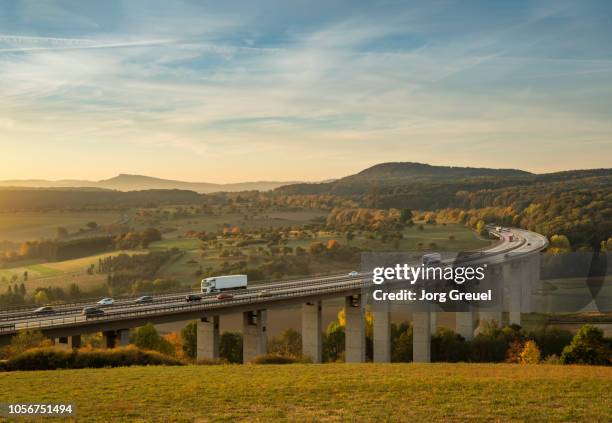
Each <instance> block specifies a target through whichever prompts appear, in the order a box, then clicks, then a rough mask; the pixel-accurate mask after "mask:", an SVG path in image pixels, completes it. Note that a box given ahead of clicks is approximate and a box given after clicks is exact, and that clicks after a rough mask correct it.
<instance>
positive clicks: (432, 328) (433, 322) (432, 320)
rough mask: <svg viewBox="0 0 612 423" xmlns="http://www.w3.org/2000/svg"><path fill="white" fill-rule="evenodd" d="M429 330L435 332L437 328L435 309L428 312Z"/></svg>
mask: <svg viewBox="0 0 612 423" xmlns="http://www.w3.org/2000/svg"><path fill="white" fill-rule="evenodd" d="M429 330H430V331H431V333H436V331H437V330H438V313H436V312H435V311H432V312H430V313H429Z"/></svg>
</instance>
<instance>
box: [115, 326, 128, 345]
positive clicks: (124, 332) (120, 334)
mask: <svg viewBox="0 0 612 423" xmlns="http://www.w3.org/2000/svg"><path fill="white" fill-rule="evenodd" d="M116 343H117V346H118V347H125V346H127V345H129V344H130V330H129V329H120V330H118V331H117V341H116Z"/></svg>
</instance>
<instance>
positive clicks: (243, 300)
mask: <svg viewBox="0 0 612 423" xmlns="http://www.w3.org/2000/svg"><path fill="white" fill-rule="evenodd" d="M345 282H348V283H345V284H342V285H334V286H325V287H311V288H308V289H303V290H299V291H292V292H284V293H281V294H279V295H276V296H271V297H260V296H258V295H246V296H242V297H240V298H233V299H227V300H216V301H214V302H209V303H204V304H202V303H199V304H197V303H196V304H193V303H192V304H189V303H182V304H174V305H172V306H167V307H160V308H154V309H134V310H126V311H121V312H117V313H112V314H108V315H104V316H92V317H89V318H87V317H85V316H75V317H62V318H57V319H46V320H39V321H31V322H24V323H17V324H14V325H12V326H13V327H12V328H8V327H4V326H0V333H11V332H16V331H18V330H22V329H45V328H49V327H63V326H67V325H74V324H79V323H91V322H113V321H119V320H125V319H126V318H130V317H132V318H133V317H140V316H156V315H166V314H180V313H182V312H187V311H189V312H191V311H199V310H202V311H206V310H215V309H219V308H226V307H228V306H232V305H241V304H258V303H267V302H274V301H280V300H283V299H287V298H295V297H304V296H309V295H312V294H317V293H331V292H342V291H346V290H349V289H355V288H363V287H365V286H367V284H368V283H369V282H367V281H366V280H364V279H363V278H357V280H354V279H352V280H348V281H345Z"/></svg>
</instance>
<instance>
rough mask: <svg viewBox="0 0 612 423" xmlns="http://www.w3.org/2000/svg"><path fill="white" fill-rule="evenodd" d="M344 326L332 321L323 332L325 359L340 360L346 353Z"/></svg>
mask: <svg viewBox="0 0 612 423" xmlns="http://www.w3.org/2000/svg"><path fill="white" fill-rule="evenodd" d="M344 339H345V333H344V326H342V325H340V324H339V323H336V322H332V323H330V324H329V326H327V329H326V330H325V333H324V334H323V361H331V362H335V361H339V360H341V359H342V358H343V355H344Z"/></svg>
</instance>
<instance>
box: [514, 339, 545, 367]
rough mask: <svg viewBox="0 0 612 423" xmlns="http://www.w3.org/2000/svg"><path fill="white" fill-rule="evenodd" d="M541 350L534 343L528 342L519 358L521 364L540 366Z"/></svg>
mask: <svg viewBox="0 0 612 423" xmlns="http://www.w3.org/2000/svg"><path fill="white" fill-rule="evenodd" d="M540 357H541V355H540V349H539V348H538V346H537V345H536V343H535V342H533V341H527V342H526V343H525V347H523V351H521V354H520V356H519V363H521V364H538V363H539V362H540Z"/></svg>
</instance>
